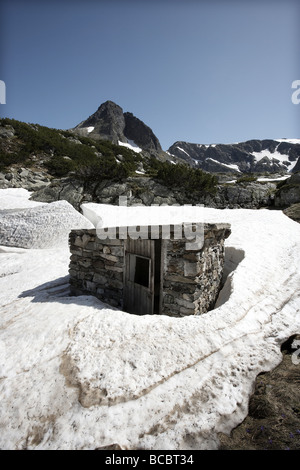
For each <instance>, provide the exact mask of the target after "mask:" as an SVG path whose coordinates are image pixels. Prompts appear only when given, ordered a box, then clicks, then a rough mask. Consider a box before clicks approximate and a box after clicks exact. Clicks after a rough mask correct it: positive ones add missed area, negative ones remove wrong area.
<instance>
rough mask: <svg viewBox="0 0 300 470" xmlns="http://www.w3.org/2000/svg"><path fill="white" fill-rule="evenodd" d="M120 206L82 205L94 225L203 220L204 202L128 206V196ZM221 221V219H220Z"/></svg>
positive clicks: (88, 203) (119, 225) (120, 225)
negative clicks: (180, 204) (181, 204)
mask: <svg viewBox="0 0 300 470" xmlns="http://www.w3.org/2000/svg"><path fill="white" fill-rule="evenodd" d="M119 202H120V205H119V206H111V205H109V204H96V203H93V202H87V203H85V204H82V205H81V210H82V213H83V215H84V216H85V217H86V218H87V219H88V220H89V221H90V222H91V223H92V224H93V225H94V227H99V228H100V227H124V226H130V225H146V226H148V225H159V224H161V225H162V224H165V225H168V224H180V223H183V222H197V221H202V220H203V210H204V207H203V205H202V204H199V205H198V206H192V205H189V204H186V205H183V206H179V205H173V206H158V205H152V206H149V207H145V206H143V205H135V206H130V207H127V206H126V205H123V206H122V205H121V204H122V203H123V204H126V202H127V198H126V197H125V198H124V199H120V201H119ZM219 222H220V221H219Z"/></svg>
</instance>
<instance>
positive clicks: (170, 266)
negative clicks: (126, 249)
mask: <svg viewBox="0 0 300 470" xmlns="http://www.w3.org/2000/svg"><path fill="white" fill-rule="evenodd" d="M229 235H230V228H229V225H228V224H210V225H205V229H204V245H203V247H202V248H201V249H198V250H186V246H185V241H184V240H165V241H164V242H163V244H164V246H165V248H164V249H163V253H164V254H163V256H164V260H163V264H164V275H163V287H162V290H163V294H162V297H163V298H162V313H163V314H166V315H172V316H184V315H194V314H201V313H205V312H207V311H208V310H210V309H211V308H213V306H214V304H215V302H216V300H217V296H218V294H219V290H220V286H221V281H222V274H223V267H224V259H225V247H224V241H225V239H226V238H227V237H228V236H229Z"/></svg>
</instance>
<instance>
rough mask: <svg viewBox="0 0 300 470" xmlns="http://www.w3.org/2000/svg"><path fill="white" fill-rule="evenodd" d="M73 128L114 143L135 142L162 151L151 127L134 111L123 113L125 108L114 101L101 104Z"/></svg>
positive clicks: (78, 131) (147, 149)
mask: <svg viewBox="0 0 300 470" xmlns="http://www.w3.org/2000/svg"><path fill="white" fill-rule="evenodd" d="M71 130H72V131H73V132H75V133H78V134H80V135H83V136H88V137H90V138H93V139H105V140H110V141H111V142H113V143H114V144H118V143H119V142H123V143H130V142H134V144H135V145H136V146H138V147H140V148H141V149H143V150H145V151H148V152H152V153H153V152H154V153H155V152H162V148H161V145H160V143H159V140H158V138H157V137H156V136H155V135H154V133H153V132H152V130H151V129H150V127H148V126H146V124H144V122H143V121H141V120H140V119H138V118H137V117H135V116H134V115H133V114H132V113H129V112H126V113H123V109H122V108H121V107H120V106H118V105H117V104H115V103H114V102H113V101H106V102H105V103H103V104H101V106H99V108H98V110H97V111H96V112H95V113H94V114H92V115H91V116H90V117H89V118H88V119H86V120H85V121H82V122H81V123H80V124H78V125H77V126H76V127H74V128H73V129H71Z"/></svg>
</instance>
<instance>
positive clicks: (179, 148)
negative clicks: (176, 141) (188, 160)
mask: <svg viewBox="0 0 300 470" xmlns="http://www.w3.org/2000/svg"><path fill="white" fill-rule="evenodd" d="M176 148H178V150H181V152H183V153H185V154H186V155H187V156H188V157H189V156H190V155H189V154H188V153H187V152H186V151H185V150H183V149H182V148H181V147H178V146H177V147H176Z"/></svg>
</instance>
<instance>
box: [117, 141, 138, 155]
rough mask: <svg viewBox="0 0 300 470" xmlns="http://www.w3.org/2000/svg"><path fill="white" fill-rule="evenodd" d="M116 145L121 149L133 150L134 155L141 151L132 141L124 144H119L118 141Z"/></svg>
mask: <svg viewBox="0 0 300 470" xmlns="http://www.w3.org/2000/svg"><path fill="white" fill-rule="evenodd" d="M118 144H119V145H120V146H122V147H127V148H129V149H130V150H133V151H134V152H136V153H140V152H142V149H141V148H140V147H139V146H138V145H136V143H135V142H134V141H133V140H128V142H127V143H126V142H121V141H120V140H119V142H118Z"/></svg>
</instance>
